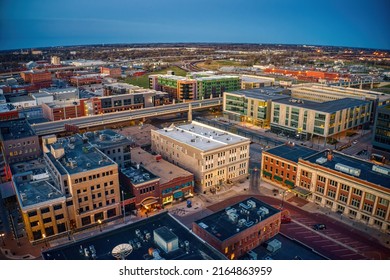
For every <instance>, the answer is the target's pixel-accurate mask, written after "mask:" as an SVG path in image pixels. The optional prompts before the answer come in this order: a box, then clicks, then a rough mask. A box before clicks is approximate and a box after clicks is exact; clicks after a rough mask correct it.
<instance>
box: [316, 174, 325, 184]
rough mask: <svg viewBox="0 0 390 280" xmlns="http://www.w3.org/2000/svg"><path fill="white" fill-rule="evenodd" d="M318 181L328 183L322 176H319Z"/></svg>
mask: <svg viewBox="0 0 390 280" xmlns="http://www.w3.org/2000/svg"><path fill="white" fill-rule="evenodd" d="M317 180H318V181H320V182H323V183H325V181H326V178H325V177H323V176H320V175H318V176H317Z"/></svg>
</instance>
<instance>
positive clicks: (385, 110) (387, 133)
mask: <svg viewBox="0 0 390 280" xmlns="http://www.w3.org/2000/svg"><path fill="white" fill-rule="evenodd" d="M372 148H373V150H372V151H373V152H374V153H378V154H381V155H383V156H385V157H386V159H387V160H386V161H387V162H388V161H389V160H390V104H387V105H383V106H380V107H378V109H377V112H376V116H375V123H374V128H373V137H372Z"/></svg>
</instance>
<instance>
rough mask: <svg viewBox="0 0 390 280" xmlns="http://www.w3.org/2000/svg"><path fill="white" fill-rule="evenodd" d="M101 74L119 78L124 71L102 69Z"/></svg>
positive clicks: (112, 68) (111, 68)
mask: <svg viewBox="0 0 390 280" xmlns="http://www.w3.org/2000/svg"><path fill="white" fill-rule="evenodd" d="M100 73H102V74H107V75H108V76H110V77H113V78H117V77H120V76H121V75H122V70H121V68H120V67H106V66H103V67H100Z"/></svg>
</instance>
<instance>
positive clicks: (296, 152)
mask: <svg viewBox="0 0 390 280" xmlns="http://www.w3.org/2000/svg"><path fill="white" fill-rule="evenodd" d="M266 152H267V153H269V154H272V155H275V156H278V157H281V158H285V159H287V160H289V161H292V162H296V163H298V160H299V159H300V158H306V157H308V156H311V155H314V154H315V153H318V151H316V150H312V149H309V148H306V147H304V146H302V145H295V144H294V143H286V144H283V145H279V146H276V147H274V148H271V149H268V150H266Z"/></svg>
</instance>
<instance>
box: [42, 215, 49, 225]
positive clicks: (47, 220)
mask: <svg viewBox="0 0 390 280" xmlns="http://www.w3.org/2000/svg"><path fill="white" fill-rule="evenodd" d="M50 222H51V217H49V218H45V219H43V223H44V224H47V223H50Z"/></svg>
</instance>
